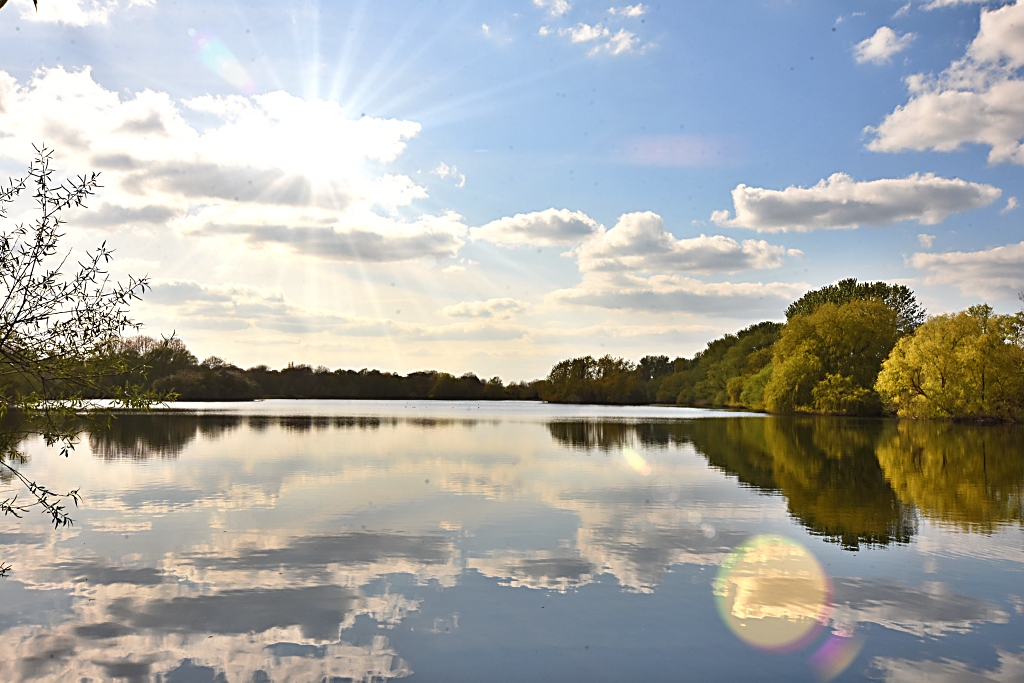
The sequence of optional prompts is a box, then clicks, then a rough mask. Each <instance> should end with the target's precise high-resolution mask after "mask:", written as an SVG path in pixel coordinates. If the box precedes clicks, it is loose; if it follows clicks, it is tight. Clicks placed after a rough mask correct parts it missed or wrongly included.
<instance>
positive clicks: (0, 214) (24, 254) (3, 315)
mask: <svg viewBox="0 0 1024 683" xmlns="http://www.w3.org/2000/svg"><path fill="white" fill-rule="evenodd" d="M51 161H52V151H51V150H49V149H47V148H45V147H42V148H36V156H35V158H34V159H33V161H32V162H31V164H30V165H29V168H28V172H27V175H25V176H24V177H21V178H17V179H10V180H9V181H8V183H7V184H6V185H0V219H6V218H7V217H8V212H9V210H10V209H11V207H12V206H13V205H15V204H16V202H17V201H18V199H19V198H20V197H21V196H22V195H30V197H28V198H29V199H30V200H31V202H32V203H34V205H35V208H36V210H37V218H35V219H34V220H33V221H32V222H31V223H29V224H27V225H26V224H25V223H19V224H16V225H15V226H14V228H13V229H10V230H5V231H4V232H2V233H0V418H3V422H2V424H0V469H2V470H3V471H4V472H5V474H6V476H8V477H12V478H14V479H16V480H18V481H19V482H20V483H21V484H22V485H23V486H24V488H25V489H26V490H27V491H28V494H29V501H30V502H28V503H22V502H20V501H19V500H18V497H17V496H14V497H13V498H10V499H8V500H5V501H3V502H0V510H2V511H3V512H4V514H10V515H15V516H20V515H21V514H23V513H24V512H26V511H27V510H28V509H29V508H30V507H33V506H39V507H40V508H41V509H42V510H43V512H44V513H46V514H48V515H50V517H51V520H52V521H53V523H54V525H56V526H63V525H67V524H70V523H71V519H70V517H69V516H68V513H67V510H66V506H65V502H63V501H65V500H66V499H70V500H71V501H73V502H75V503H76V504H77V501H78V496H77V491H71V492H69V493H68V494H66V496H61V495H58V494H56V493H55V492H53V491H51V490H49V489H48V488H46V487H45V486H43V485H41V484H39V483H37V482H34V481H31V480H29V479H27V478H26V477H25V476H24V475H23V474H22V472H21V471H20V470H19V469H18V465H19V464H22V463H24V462H26V458H25V456H24V454H22V453H21V452H20V451H19V450H18V444H19V443H20V442H21V441H22V440H23V439H24V438H25V437H26V436H28V435H29V434H41V435H42V436H43V438H44V439H45V441H46V443H47V444H48V445H59V446H60V447H61V453H62V454H64V455H67V454H68V452H69V451H70V450H71V449H72V448H73V447H74V443H75V439H76V437H77V435H78V433H79V432H80V430H81V418H80V414H81V413H82V412H83V411H85V410H87V409H89V408H92V407H93V406H92V402H91V401H90V397H92V396H96V395H99V394H103V395H106V396H108V397H109V398H111V399H113V405H114V406H115V407H121V408H145V407H147V406H148V405H149V404H150V403H151V402H152V401H154V400H156V398H157V397H156V396H155V395H153V394H152V393H149V392H146V391H144V390H143V388H142V387H141V386H140V385H139V384H138V383H133V382H131V381H128V382H125V383H123V384H116V383H111V381H110V380H111V378H112V377H115V376H118V375H126V374H131V372H132V368H131V367H130V366H129V365H128V363H127V362H126V361H125V359H124V357H123V356H122V354H120V353H119V351H120V349H119V346H118V344H119V341H120V339H121V335H122V334H123V333H124V332H125V331H126V330H131V329H137V328H138V327H139V326H138V324H136V323H135V322H134V321H133V320H132V319H131V317H130V316H129V306H130V304H131V302H132V301H133V300H135V299H138V298H139V297H140V295H141V294H142V293H143V292H144V291H145V290H146V288H147V287H148V283H147V281H146V280H145V279H141V280H136V279H134V278H131V277H129V280H128V283H127V284H126V285H122V284H120V283H116V282H111V281H110V278H109V274H108V272H107V271H106V270H105V268H106V264H107V263H108V262H109V261H110V259H111V256H112V252H111V251H110V250H109V249H108V248H107V247H106V244H105V243H104V244H102V245H100V247H99V248H98V249H96V250H95V251H94V252H92V253H86V254H85V258H84V259H82V260H80V261H78V262H77V267H73V266H71V263H72V262H71V261H70V254H69V253H66V252H65V253H62V252H61V250H60V246H59V245H60V241H61V239H62V238H63V237H64V233H63V232H62V226H63V225H64V224H65V222H64V221H63V220H62V219H61V212H62V211H64V210H66V209H70V208H74V207H81V206H84V203H85V201H86V199H87V198H88V197H89V196H90V195H92V194H93V193H94V192H95V190H96V189H97V188H98V187H99V178H98V176H97V174H95V173H93V174H91V175H89V176H79V177H78V178H77V179H76V180H68V181H64V182H62V183H59V184H57V183H55V181H54V178H53V170H52V169H51V167H50V166H51ZM101 417H103V415H102V413H101V414H100V415H98V416H97V419H98V418H101Z"/></svg>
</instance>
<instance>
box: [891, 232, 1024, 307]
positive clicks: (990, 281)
mask: <svg viewBox="0 0 1024 683" xmlns="http://www.w3.org/2000/svg"><path fill="white" fill-rule="evenodd" d="M908 260H909V263H910V265H912V266H913V267H914V268H918V269H920V270H924V271H927V272H928V276H927V282H928V283H929V284H940V285H952V286H954V287H957V288H959V289H960V291H962V292H964V293H965V294H977V295H981V296H1004V297H1010V296H1013V295H1014V294H1015V293H1016V292H1018V291H1020V290H1021V289H1024V242H1020V243H1019V244H1007V245H1005V246H1001V247H994V248H992V249H984V250H981V251H949V252H945V253H942V254H927V253H917V254H914V255H913V256H911V257H910V258H909V259H908Z"/></svg>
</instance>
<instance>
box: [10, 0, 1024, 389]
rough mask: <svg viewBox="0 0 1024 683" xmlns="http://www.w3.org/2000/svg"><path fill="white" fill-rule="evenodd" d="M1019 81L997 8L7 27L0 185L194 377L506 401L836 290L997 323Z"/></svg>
mask: <svg viewBox="0 0 1024 683" xmlns="http://www.w3.org/2000/svg"><path fill="white" fill-rule="evenodd" d="M1022 69H1024V2H1010V3H1008V2H999V1H998V0H992V1H990V2H978V1H970V0H910V1H909V2H906V3H904V2H901V1H899V0H861V1H855V0H843V1H841V2H839V1H836V2H831V1H827V0H813V1H812V0H788V1H787V0H731V1H730V2H728V3H723V2H713V1H707V2H704V1H692V2H689V1H682V0H679V1H676V2H662V3H658V2H649V3H648V2H644V3H637V4H609V2H608V1H607V0H603V1H602V2H596V1H591V0H507V1H504V0H490V1H488V2H465V1H456V0H448V1H444V0H375V1H373V2H371V1H369V0H353V1H347V0H345V1H342V0H338V1H334V2H322V3H318V2H311V1H302V2H275V3H269V2H260V1H254V2H245V3H237V2H190V1H181V0H173V1H172V0H39V10H38V11H36V10H35V9H34V8H33V6H32V1H31V0H9V2H8V3H7V4H6V6H5V7H3V8H2V9H0V175H2V176H8V175H10V176H18V175H20V174H23V173H24V170H25V168H26V167H27V164H28V162H29V160H30V159H31V157H32V155H33V148H32V145H33V144H41V143H45V144H46V145H47V146H49V147H50V148H52V149H53V150H54V159H55V166H56V167H57V169H58V172H59V173H60V174H63V175H67V176H75V175H78V174H81V173H86V172H90V171H99V172H100V174H101V175H100V178H101V183H102V185H103V187H102V188H101V189H100V190H98V192H97V193H96V195H95V197H93V198H92V199H91V201H90V202H88V206H87V208H83V209H78V210H75V211H70V212H66V214H65V216H64V218H65V219H66V220H67V221H68V223H67V225H66V231H67V234H66V237H65V242H64V243H65V246H66V247H67V248H68V249H73V250H74V252H73V253H77V254H80V253H82V252H84V251H86V250H89V249H93V248H95V247H96V246H97V245H99V244H101V243H103V242H106V244H107V246H108V247H110V248H112V249H114V251H115V258H114V261H113V262H111V264H110V270H111V275H112V277H113V278H115V279H117V280H120V281H125V280H126V279H127V278H128V276H129V275H132V276H136V277H139V276H147V277H148V278H149V279H150V283H151V285H152V289H151V290H150V291H149V292H147V294H146V295H145V298H144V300H143V301H142V302H137V303H136V304H135V305H133V308H132V312H133V315H134V317H135V318H136V319H137V320H138V321H140V322H141V323H144V325H145V327H144V328H143V332H144V333H146V334H149V335H152V336H154V337H159V336H161V335H170V334H172V333H174V334H176V335H177V336H178V337H180V338H181V339H182V340H183V341H184V342H185V343H186V344H187V345H188V347H189V348H190V349H191V350H192V351H193V352H194V353H195V354H196V355H197V356H198V357H199V358H200V359H202V358H205V357H207V356H210V355H216V356H219V357H221V358H224V359H226V360H227V361H229V362H231V363H234V364H236V365H239V366H241V367H249V366H252V365H256V364H261V363H265V364H267V365H269V366H271V367H282V366H284V365H286V364H288V363H290V362H294V363H307V364H310V365H313V366H318V365H323V366H327V367H329V368H332V369H334V368H352V369H360V368H364V367H368V368H378V369H381V370H387V371H394V372H402V373H406V372H411V371H416V370H424V369H435V370H442V371H446V372H451V373H454V374H456V375H461V374H462V373H465V372H474V373H476V374H477V375H479V376H481V377H491V376H495V375H497V376H500V377H501V378H503V379H504V380H505V381H519V380H530V379H535V378H538V377H542V376H544V375H546V374H547V372H548V370H549V369H550V367H551V365H552V364H554V363H555V362H557V361H559V360H561V359H564V358H567V357H571V356H583V355H593V356H595V357H597V356H601V355H605V354H612V355H614V356H623V357H626V358H629V359H632V360H637V359H639V358H640V357H641V356H644V355H648V354H653V355H660V354H664V355H667V356H670V357H676V356H691V355H692V354H693V353H695V352H697V351H699V350H700V349H702V348H703V347H704V346H705V345H706V343H707V342H708V341H710V340H711V339H713V338H715V337H718V336H721V335H722V334H724V333H728V332H735V331H737V330H739V329H741V328H743V327H746V326H748V325H751V324H754V323H757V322H759V321H762V320H778V321H782V320H784V319H785V315H784V313H783V312H784V310H785V308H786V306H787V305H788V304H789V303H790V302H791V301H793V300H795V299H796V298H798V297H799V296H800V295H801V294H803V293H804V292H805V291H807V290H809V289H812V288H817V287H821V286H824V285H827V284H829V283H832V282H835V281H837V280H840V279H843V278H847V277H855V278H858V279H860V280H885V281H888V282H893V283H901V284H906V285H908V286H909V287H911V288H913V289H914V290H915V292H917V295H918V297H919V299H920V300H921V301H922V303H923V304H924V305H925V307H926V308H927V309H928V311H929V312H930V313H931V314H941V313H946V312H951V311H956V310H960V309H963V308H965V307H967V306H970V305H972V304H976V303H980V302H987V303H989V304H990V305H992V306H993V307H994V308H995V309H996V310H997V311H998V312H1004V313H1010V312H1013V311H1016V310H1019V309H1020V306H1021V302H1020V301H1019V300H1018V298H1017V294H1018V292H1020V291H1021V290H1022V289H1024V241H1022V240H1024V230H1022V229H1021V227H1022V220H1024V209H1021V208H1020V202H1021V201H1024V184H1022V181H1024V74H1022ZM1018 198H1019V199H1018ZM32 218H33V213H32V211H31V207H30V206H29V205H27V204H23V205H17V206H16V207H14V210H12V213H11V215H10V217H9V218H8V219H7V221H5V222H4V226H3V229H4V230H10V229H11V228H12V226H13V225H14V224H16V223H17V222H19V221H31V220H32Z"/></svg>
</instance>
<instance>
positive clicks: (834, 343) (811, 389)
mask: <svg viewBox="0 0 1024 683" xmlns="http://www.w3.org/2000/svg"><path fill="white" fill-rule="evenodd" d="M899 337H900V323H899V318H898V314H897V312H896V311H895V310H893V309H892V308H891V307H890V306H887V305H886V304H885V303H883V302H882V301H879V300H873V299H869V300H860V299H855V300H852V301H850V302H848V303H845V304H842V305H836V304H834V303H831V302H826V303H823V304H821V305H819V306H818V307H817V308H815V309H814V310H813V311H812V312H811V313H809V314H806V315H803V314H801V315H797V316H794V317H793V318H792V319H790V321H789V322H788V323H786V327H785V329H784V330H783V332H782V336H781V337H780V338H779V341H777V342H776V343H775V345H774V347H773V356H772V366H773V370H772V375H771V378H770V379H769V380H768V382H767V384H766V386H765V388H764V404H765V407H766V408H767V409H768V410H770V411H772V412H780V413H788V412H794V411H807V412H820V413H830V414H843V415H871V414H877V413H879V412H880V411H881V402H880V400H879V399H878V396H877V395H876V394H875V393H874V390H873V387H874V385H875V379H876V377H877V376H878V371H879V369H880V368H881V366H882V362H883V361H884V360H885V359H886V357H887V356H888V355H889V352H890V351H891V350H892V348H893V346H894V345H895V344H896V341H897V339H899Z"/></svg>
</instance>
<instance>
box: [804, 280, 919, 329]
mask: <svg viewBox="0 0 1024 683" xmlns="http://www.w3.org/2000/svg"><path fill="white" fill-rule="evenodd" d="M851 301H879V302H881V303H883V304H885V305H886V306H888V307H889V308H891V309H892V310H893V312H894V313H895V314H896V325H897V329H898V330H899V332H900V334H901V335H903V334H910V333H911V332H913V331H914V330H915V329H917V328H918V326H919V325H921V324H922V323H923V322H924V321H925V317H926V315H925V310H924V307H922V306H921V304H920V303H918V301H917V297H916V296H915V295H914V291H913V290H912V289H910V288H909V287H907V286H906V285H891V284H889V283H888V282H858V281H857V278H853V277H851V278H846V279H845V280H840V281H839V282H837V283H836V284H834V285H828V286H826V287H822V288H821V289H814V290H811V291H810V292H807V293H806V294H804V295H803V296H802V297H800V298H799V299H797V300H796V301H794V302H793V303H791V304H790V305H789V307H788V308H787V309H786V318H787V319H788V320H793V318H796V317H797V316H801V315H810V314H811V313H813V312H814V311H815V310H816V309H817V308H818V307H819V306H821V305H822V304H835V305H836V306H842V305H843V304H848V303H850V302H851Z"/></svg>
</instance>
